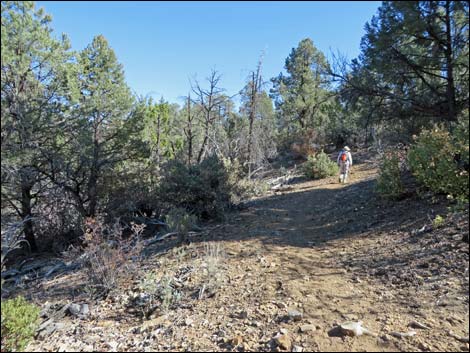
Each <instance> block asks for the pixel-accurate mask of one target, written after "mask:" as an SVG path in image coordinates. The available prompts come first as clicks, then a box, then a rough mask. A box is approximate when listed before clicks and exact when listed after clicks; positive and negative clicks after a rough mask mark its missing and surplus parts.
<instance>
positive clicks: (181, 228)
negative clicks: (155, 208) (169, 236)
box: [166, 207, 197, 243]
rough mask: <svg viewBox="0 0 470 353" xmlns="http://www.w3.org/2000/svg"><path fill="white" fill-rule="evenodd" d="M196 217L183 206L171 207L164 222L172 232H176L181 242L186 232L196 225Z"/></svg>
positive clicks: (184, 238)
mask: <svg viewBox="0 0 470 353" xmlns="http://www.w3.org/2000/svg"><path fill="white" fill-rule="evenodd" d="M196 222H197V217H196V216H195V215H193V214H190V213H188V212H187V211H186V210H185V209H184V208H178V207H177V208H173V209H171V210H170V211H169V212H168V214H167V215H166V224H168V228H169V229H170V231H172V232H177V233H178V236H179V242H180V243H183V242H184V241H185V240H186V239H187V236H188V232H189V231H190V230H191V229H192V228H193V227H194V226H195V225H196Z"/></svg>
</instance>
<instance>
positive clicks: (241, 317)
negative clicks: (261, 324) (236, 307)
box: [237, 310, 248, 320]
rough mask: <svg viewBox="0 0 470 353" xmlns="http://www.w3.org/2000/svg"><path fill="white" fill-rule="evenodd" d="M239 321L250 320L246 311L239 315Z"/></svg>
mask: <svg viewBox="0 0 470 353" xmlns="http://www.w3.org/2000/svg"><path fill="white" fill-rule="evenodd" d="M237 317H238V318H239V319H242V320H243V319H247V318H248V312H247V311H246V310H243V311H240V312H239V313H238V315H237Z"/></svg>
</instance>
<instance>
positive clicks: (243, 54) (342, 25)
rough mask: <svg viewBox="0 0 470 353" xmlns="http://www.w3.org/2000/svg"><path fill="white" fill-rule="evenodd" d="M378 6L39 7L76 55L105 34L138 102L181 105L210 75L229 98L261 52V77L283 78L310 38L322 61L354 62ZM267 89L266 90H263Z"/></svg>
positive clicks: (83, 4)
mask: <svg viewBox="0 0 470 353" xmlns="http://www.w3.org/2000/svg"><path fill="white" fill-rule="evenodd" d="M380 3H381V2H379V1H370V2H369V1H357V2H350V1H339V2H330V1H324V2H302V1H299V2H293V1H288V2H287V1H286V2H228V1H227V2H210V1H209V2H196V1H195V2H174V1H168V2H138V1H133V2H131V1H123V2H117V1H116V2H113V1H110V2H104V1H103V2H94V1H93V2H92V1H81V2H69V1H63V2H62V1H38V2H37V3H36V4H37V6H38V7H44V9H45V10H46V12H47V13H49V14H51V15H52V17H53V20H52V27H53V28H54V30H55V33H56V35H57V36H58V35H60V34H61V33H67V34H68V36H69V38H70V40H71V43H72V48H73V49H76V50H81V49H83V48H84V47H86V46H87V45H88V44H89V43H90V42H91V41H92V39H93V37H94V36H95V35H98V34H103V35H104V36H105V37H106V38H107V39H108V41H109V43H110V45H111V47H112V48H113V49H114V51H115V52H116V54H117V57H118V60H119V61H120V62H121V63H122V64H123V65H124V70H125V73H126V80H127V82H128V84H129V86H130V87H131V89H132V90H133V91H134V92H136V93H138V94H140V95H151V96H153V97H156V98H160V96H163V97H164V98H165V99H167V100H169V101H170V102H177V103H181V99H180V97H181V96H183V95H186V94H187V93H188V91H189V88H190V86H189V78H193V77H195V75H196V77H197V78H198V79H199V80H200V81H202V80H203V79H204V78H205V77H206V76H207V75H208V74H209V72H210V70H211V68H215V69H217V70H218V71H219V72H220V73H221V74H222V79H221V85H222V86H223V87H224V88H225V89H226V90H227V94H229V95H233V94H235V93H237V92H238V91H239V90H240V89H241V88H242V87H243V85H244V82H245V79H246V76H247V74H248V72H249V71H250V70H252V69H254V68H255V66H256V64H257V61H258V58H259V55H260V54H261V52H262V50H265V56H264V60H263V73H264V75H263V76H264V77H265V78H270V77H273V76H276V75H278V74H279V72H281V71H283V67H284V62H285V58H286V57H287V56H288V55H289V53H290V51H291V49H292V48H293V47H296V46H297V44H298V43H299V41H300V40H302V39H304V38H306V37H310V38H311V39H312V40H313V42H314V44H315V46H316V47H317V48H319V49H320V50H322V51H323V52H324V53H325V54H326V55H327V56H329V55H330V53H331V51H333V52H336V51H337V50H339V51H340V52H342V53H343V54H346V55H347V57H348V58H349V59H352V58H354V57H356V56H357V55H358V54H359V44H360V39H361V37H362V35H363V34H364V24H365V23H366V22H367V21H370V19H371V18H372V16H373V15H374V14H375V12H376V10H377V8H378V7H379V6H380ZM268 87H269V86H268Z"/></svg>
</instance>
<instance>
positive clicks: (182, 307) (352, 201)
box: [26, 153, 469, 352]
mask: <svg viewBox="0 0 470 353" xmlns="http://www.w3.org/2000/svg"><path fill="white" fill-rule="evenodd" d="M356 159H357V163H356V165H355V166H354V167H353V170H352V175H351V179H350V182H349V183H348V184H346V185H340V184H338V183H337V180H336V178H330V179H324V180H319V181H297V182H296V183H295V184H292V185H291V186H292V187H291V188H289V190H287V191H280V192H277V193H274V194H272V195H268V196H266V197H264V198H260V199H257V200H253V201H250V202H249V203H247V204H246V205H245V207H244V208H243V209H242V210H240V211H239V212H234V213H232V214H230V215H228V217H227V219H226V220H225V221H224V222H223V223H220V224H217V225H213V226H212V228H210V229H211V231H210V232H208V233H206V234H205V235H204V236H201V237H195V238H194V239H193V241H192V242H191V243H190V244H189V245H185V246H181V247H176V248H172V245H173V244H172V243H171V240H169V241H168V243H166V244H165V245H164V246H166V249H169V250H167V251H163V252H162V251H161V250H162V245H161V244H158V245H156V247H155V249H147V250H148V251H149V252H150V253H151V255H149V256H148V257H147V258H146V259H145V261H143V263H142V265H141V269H140V270H141V273H142V276H139V278H129V279H127V280H126V282H125V283H126V284H125V288H124V289H123V290H122V291H120V292H119V293H115V294H114V293H113V294H112V295H110V296H108V298H107V299H105V300H101V301H96V302H95V301H91V300H89V299H87V296H86V295H85V294H83V290H82V289H83V286H84V284H85V282H84V281H85V278H86V277H85V276H84V273H83V270H76V271H73V272H69V273H65V274H58V275H56V276H55V277H51V278H48V279H47V280H41V281H38V282H32V284H31V285H30V286H29V288H28V290H27V291H26V293H27V294H28V295H29V297H30V298H32V300H33V301H35V302H37V303H40V304H41V305H42V307H43V308H44V310H43V317H44V320H45V321H44V324H43V327H42V330H41V331H40V332H39V334H38V336H37V338H36V340H35V341H34V342H33V343H31V344H30V346H29V347H28V350H34V351H57V350H58V351H90V350H95V351H96V350H99V351H291V350H292V351H296V352H301V351H397V350H400V351H468V350H469V344H468V337H469V272H468V266H469V246H468V243H467V242H465V241H462V237H463V235H464V234H466V233H468V219H467V217H466V216H465V215H460V216H459V215H455V216H453V217H452V218H448V219H447V220H446V222H445V224H444V225H442V226H441V227H439V228H436V229H434V228H433V227H432V220H433V219H434V217H435V216H436V215H437V214H440V215H444V214H446V205H445V204H444V203H443V202H436V203H434V204H433V203H432V201H431V200H429V199H424V200H423V199H421V198H418V197H417V196H410V197H408V198H405V199H403V200H401V201H397V202H387V201H383V200H380V199H379V198H377V196H376V195H375V193H374V190H373V189H374V184H375V182H374V180H375V178H376V175H377V168H376V161H375V160H373V159H372V158H371V157H370V156H369V155H368V154H367V153H363V154H358V155H357V156H356ZM152 251H153V252H152ZM149 273H153V274H154V275H155V278H156V280H159V279H162V278H163V277H165V276H166V277H168V278H172V279H173V281H172V282H171V283H172V285H171V290H170V293H171V294H170V297H168V298H170V299H171V300H170V299H168V300H170V305H169V306H168V307H166V308H163V306H161V307H159V308H158V309H157V310H155V311H154V312H153V313H152V315H150V317H149V318H148V319H146V320H144V319H142V317H141V315H140V316H139V315H138V310H137V309H136V308H135V306H134V307H133V306H132V304H130V303H135V302H136V301H135V300H134V299H135V298H137V297H139V295H140V296H141V297H142V295H141V294H139V291H140V292H141V290H139V289H138V288H139V283H140V281H142V278H143V276H144V275H148V274H149ZM124 275H125V270H124V269H123V276H124ZM166 277H165V278H166ZM160 283H161V282H160ZM71 303H73V304H72V306H71ZM136 305H137V304H136ZM47 320H49V321H47Z"/></svg>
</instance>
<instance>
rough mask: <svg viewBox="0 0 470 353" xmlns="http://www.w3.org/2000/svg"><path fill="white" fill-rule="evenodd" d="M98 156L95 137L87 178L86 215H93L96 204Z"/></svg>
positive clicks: (97, 145)
mask: <svg viewBox="0 0 470 353" xmlns="http://www.w3.org/2000/svg"><path fill="white" fill-rule="evenodd" d="M98 158H99V144H98V141H97V140H96V139H95V142H94V150H93V163H92V166H91V171H90V179H89V180H88V210H87V214H86V215H87V217H95V215H96V205H97V197H98V191H97V184H98Z"/></svg>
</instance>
